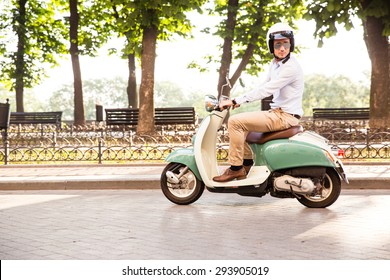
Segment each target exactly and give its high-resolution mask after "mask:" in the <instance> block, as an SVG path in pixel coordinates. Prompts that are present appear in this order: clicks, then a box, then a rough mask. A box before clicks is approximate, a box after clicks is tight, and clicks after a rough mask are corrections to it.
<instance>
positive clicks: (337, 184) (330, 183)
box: [298, 168, 341, 208]
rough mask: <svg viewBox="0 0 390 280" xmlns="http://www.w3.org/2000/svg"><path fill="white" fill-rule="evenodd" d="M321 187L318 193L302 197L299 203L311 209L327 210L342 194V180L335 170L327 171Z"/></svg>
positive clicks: (329, 169)
mask: <svg viewBox="0 0 390 280" xmlns="http://www.w3.org/2000/svg"><path fill="white" fill-rule="evenodd" d="M321 186H322V187H321V188H319V190H318V191H317V192H316V193H313V194H307V195H302V196H301V195H300V196H299V199H298V201H299V202H300V203H301V204H303V205H305V206H306V207H309V208H325V207H328V206H330V205H332V204H333V203H334V202H335V201H336V200H337V199H338V197H339V195H340V192H341V180H340V177H339V176H338V174H337V173H336V171H335V170H334V169H331V168H328V169H327V170H326V174H325V178H324V180H323V182H322V184H321Z"/></svg>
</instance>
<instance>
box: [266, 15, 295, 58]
mask: <svg viewBox="0 0 390 280" xmlns="http://www.w3.org/2000/svg"><path fill="white" fill-rule="evenodd" d="M284 38H288V39H290V44H291V47H290V52H293V51H294V46H295V42H294V31H293V29H292V28H291V27H290V26H289V25H288V24H285V23H282V22H279V23H275V24H274V25H272V26H271V28H270V29H269V30H268V33H267V40H268V49H269V51H270V53H272V54H273V53H274V40H275V39H284Z"/></svg>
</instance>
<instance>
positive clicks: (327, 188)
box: [305, 174, 333, 202]
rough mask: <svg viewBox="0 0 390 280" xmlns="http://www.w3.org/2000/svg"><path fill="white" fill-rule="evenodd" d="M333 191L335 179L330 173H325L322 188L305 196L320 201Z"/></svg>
mask: <svg viewBox="0 0 390 280" xmlns="http://www.w3.org/2000/svg"><path fill="white" fill-rule="evenodd" d="M332 191H333V181H332V179H331V178H330V176H329V175H328V174H325V179H324V182H323V184H322V188H321V190H320V191H319V192H317V193H316V194H314V195H313V194H310V195H309V194H308V195H305V198H306V199H307V200H310V201H313V202H320V201H323V200H325V199H327V198H328V197H329V196H330V194H331V193H332Z"/></svg>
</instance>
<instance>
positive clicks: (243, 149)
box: [213, 23, 304, 182]
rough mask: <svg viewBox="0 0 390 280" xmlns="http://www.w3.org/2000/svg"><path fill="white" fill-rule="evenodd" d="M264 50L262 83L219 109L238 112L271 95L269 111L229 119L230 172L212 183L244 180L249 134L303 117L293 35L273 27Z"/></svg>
mask: <svg viewBox="0 0 390 280" xmlns="http://www.w3.org/2000/svg"><path fill="white" fill-rule="evenodd" d="M267 40H268V48H269V50H270V53H272V54H273V55H274V59H273V60H272V62H271V65H270V69H269V73H268V76H267V78H266V81H265V82H264V83H263V84H262V85H261V86H260V87H258V88H256V89H255V90H253V91H251V92H249V93H246V94H243V95H241V96H238V97H236V98H234V99H233V100H223V101H222V102H221V103H220V107H221V108H230V107H233V109H235V108H238V107H239V106H240V105H241V104H244V103H248V102H252V101H255V100H261V99H264V98H266V97H268V96H271V95H273V99H272V103H271V104H270V105H271V109H270V110H269V111H255V112H247V113H241V114H236V115H234V116H232V117H230V118H229V122H228V132H229V137H230V142H229V144H230V146H229V158H228V161H229V163H230V165H231V166H230V168H228V169H226V170H225V172H224V173H223V174H222V175H220V176H216V177H214V178H213V180H214V181H216V182H228V181H231V180H234V179H237V180H240V179H245V178H246V175H247V173H248V172H249V170H250V168H251V166H252V165H253V158H252V151H251V149H250V147H249V145H248V144H247V143H246V142H245V139H246V136H247V134H248V132H249V131H257V132H269V131H277V130H283V129H286V128H289V127H291V126H294V125H297V124H298V123H299V119H300V118H301V116H302V115H303V110H302V95H303V87H304V81H303V72H302V69H301V67H300V65H299V63H298V61H297V60H296V59H295V57H294V56H292V55H291V54H290V53H291V52H293V51H294V46H295V41H294V32H293V30H292V29H291V27H290V26H288V25H286V24H283V23H277V24H275V25H273V26H272V27H271V28H270V30H269V31H268V34H267Z"/></svg>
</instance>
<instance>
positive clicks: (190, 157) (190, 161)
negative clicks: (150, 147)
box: [165, 148, 202, 181]
mask: <svg viewBox="0 0 390 280" xmlns="http://www.w3.org/2000/svg"><path fill="white" fill-rule="evenodd" d="M165 161H166V162H177V163H182V164H184V165H186V166H188V168H189V169H191V171H192V172H193V173H194V174H195V176H196V178H198V179H199V180H201V181H202V178H201V177H200V173H199V170H198V167H197V165H196V162H195V155H194V149H193V148H185V149H180V150H176V151H173V152H172V153H170V154H169V155H168V156H167V157H166V158H165Z"/></svg>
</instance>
